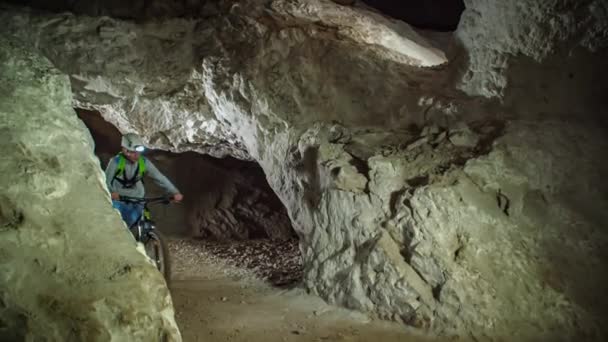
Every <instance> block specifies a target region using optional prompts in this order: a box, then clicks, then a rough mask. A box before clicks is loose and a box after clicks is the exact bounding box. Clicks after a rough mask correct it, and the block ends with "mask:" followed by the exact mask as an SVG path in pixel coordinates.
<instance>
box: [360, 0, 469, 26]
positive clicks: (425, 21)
mask: <svg viewBox="0 0 608 342" xmlns="http://www.w3.org/2000/svg"><path fill="white" fill-rule="evenodd" d="M363 2H364V3H365V4H366V5H368V6H370V7H373V8H375V9H377V10H379V11H380V12H382V13H384V14H385V15H388V16H390V17H392V18H395V19H399V20H403V21H405V22H406V23H408V24H410V25H412V26H414V27H416V28H419V29H425V30H433V31H454V30H456V27H457V26H458V23H459V21H460V16H461V15H462V12H463V11H464V9H465V5H464V1H463V0H434V1H424V0H400V1H397V0H363Z"/></svg>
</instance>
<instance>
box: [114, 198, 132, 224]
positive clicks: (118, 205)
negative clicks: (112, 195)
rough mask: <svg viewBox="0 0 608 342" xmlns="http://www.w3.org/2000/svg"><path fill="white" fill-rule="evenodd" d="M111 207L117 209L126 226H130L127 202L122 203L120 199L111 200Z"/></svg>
mask: <svg viewBox="0 0 608 342" xmlns="http://www.w3.org/2000/svg"><path fill="white" fill-rule="evenodd" d="M112 207H114V208H115V209H118V211H119V212H120V216H121V217H122V220H123V221H125V223H126V224H127V226H128V227H130V225H129V207H128V204H127V203H124V202H120V201H112Z"/></svg>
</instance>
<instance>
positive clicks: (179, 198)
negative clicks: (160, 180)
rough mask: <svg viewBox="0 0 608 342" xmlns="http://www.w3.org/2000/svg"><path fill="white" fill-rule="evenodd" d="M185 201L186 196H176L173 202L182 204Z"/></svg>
mask: <svg viewBox="0 0 608 342" xmlns="http://www.w3.org/2000/svg"><path fill="white" fill-rule="evenodd" d="M183 199H184V195H182V194H175V195H173V200H174V201H175V202H178V203H179V202H181V201H182V200H183Z"/></svg>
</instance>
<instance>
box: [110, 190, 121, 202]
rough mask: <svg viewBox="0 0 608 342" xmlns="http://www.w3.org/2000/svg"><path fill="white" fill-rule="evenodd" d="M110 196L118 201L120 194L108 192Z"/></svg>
mask: <svg viewBox="0 0 608 342" xmlns="http://www.w3.org/2000/svg"><path fill="white" fill-rule="evenodd" d="M110 196H112V199H113V200H115V201H118V200H119V199H120V195H119V194H118V192H113V193H111V194H110Z"/></svg>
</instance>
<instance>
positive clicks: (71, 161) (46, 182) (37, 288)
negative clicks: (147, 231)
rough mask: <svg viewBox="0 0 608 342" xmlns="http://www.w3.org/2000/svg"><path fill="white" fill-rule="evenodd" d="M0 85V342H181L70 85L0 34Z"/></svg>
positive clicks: (155, 273)
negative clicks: (113, 198)
mask: <svg viewBox="0 0 608 342" xmlns="http://www.w3.org/2000/svg"><path fill="white" fill-rule="evenodd" d="M0 79H1V80H2V82H1V83H0V90H1V95H0V131H1V132H2V133H1V134H0V154H1V155H2V158H1V159H0V171H1V172H2V175H3V176H2V179H1V180H0V189H2V190H1V192H0V302H1V303H2V305H1V306H0V321H1V322H2V324H0V336H2V340H16V341H21V340H52V341H68V340H79V341H181V337H180V334H179V331H178V329H177V325H176V323H175V320H174V317H173V308H172V303H171V298H170V296H169V292H168V290H167V287H166V285H165V282H164V280H163V279H162V276H161V274H160V273H159V272H158V271H156V269H155V268H154V266H153V265H152V264H151V263H150V262H149V261H148V260H147V258H145V257H144V255H143V254H141V253H140V252H138V250H137V249H136V246H135V241H134V240H133V238H132V237H131V236H130V234H129V233H128V231H127V230H126V228H125V226H124V224H122V221H121V219H120V216H119V215H118V214H117V213H116V211H114V210H113V209H112V207H111V203H110V199H109V194H108V192H107V190H105V185H104V182H103V174H102V173H101V171H100V169H99V168H98V164H97V162H96V160H95V157H94V156H93V146H92V141H91V138H90V135H89V134H88V133H87V131H86V128H85V127H84V125H83V124H82V122H81V121H79V120H78V118H77V117H76V114H75V113H74V111H73V109H72V107H71V90H70V85H69V80H68V78H67V77H66V76H64V75H61V74H60V73H59V72H58V71H57V70H56V69H54V68H53V67H52V65H51V64H50V63H49V62H48V60H46V59H44V58H42V57H40V56H36V55H34V54H32V53H30V52H27V51H26V50H25V49H24V48H22V47H21V46H20V45H19V44H18V43H15V42H14V41H12V40H7V39H6V37H3V36H2V37H0ZM134 294H135V295H134Z"/></svg>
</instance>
